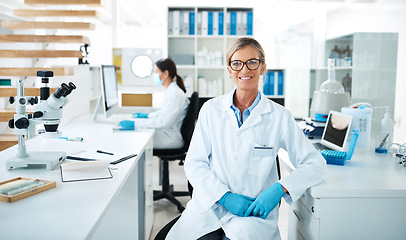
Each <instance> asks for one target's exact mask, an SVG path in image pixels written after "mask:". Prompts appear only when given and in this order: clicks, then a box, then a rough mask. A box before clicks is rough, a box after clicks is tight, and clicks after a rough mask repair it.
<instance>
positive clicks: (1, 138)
mask: <svg viewBox="0 0 406 240" xmlns="http://www.w3.org/2000/svg"><path fill="white" fill-rule="evenodd" d="M17 143H18V136H17V135H11V134H3V135H0V151H3V150H4V149H7V148H9V147H11V146H14V145H16V144H17Z"/></svg>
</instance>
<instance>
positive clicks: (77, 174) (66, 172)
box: [61, 160, 113, 182]
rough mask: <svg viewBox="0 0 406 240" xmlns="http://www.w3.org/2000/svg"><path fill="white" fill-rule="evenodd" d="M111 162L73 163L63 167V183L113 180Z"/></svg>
mask: <svg viewBox="0 0 406 240" xmlns="http://www.w3.org/2000/svg"><path fill="white" fill-rule="evenodd" d="M109 164H110V161H108V160H104V161H86V162H72V163H65V164H62V165H61V177H62V182H73V181H86V180H96V179H108V178H113V175H111V172H110V169H109Z"/></svg>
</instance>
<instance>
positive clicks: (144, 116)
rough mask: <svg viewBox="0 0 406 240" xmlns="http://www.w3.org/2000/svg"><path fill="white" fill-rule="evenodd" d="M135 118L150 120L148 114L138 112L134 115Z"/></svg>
mask: <svg viewBox="0 0 406 240" xmlns="http://www.w3.org/2000/svg"><path fill="white" fill-rule="evenodd" d="M133 118H148V113H142V112H136V113H133Z"/></svg>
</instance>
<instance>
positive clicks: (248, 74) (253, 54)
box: [227, 45, 266, 92]
mask: <svg viewBox="0 0 406 240" xmlns="http://www.w3.org/2000/svg"><path fill="white" fill-rule="evenodd" d="M250 59H260V56H259V54H258V52H257V50H256V49H255V48H254V47H252V46H250V45H247V46H245V47H242V48H240V49H239V50H237V51H236V52H235V53H234V54H233V55H232V56H231V59H230V61H234V60H240V61H242V62H244V63H245V62H247V61H248V60H250ZM227 70H228V72H229V73H230V75H231V77H232V79H233V81H234V84H235V85H236V86H237V90H243V91H255V92H257V91H258V82H259V79H260V76H261V75H262V74H264V73H265V70H266V64H265V63H261V64H260V65H259V67H258V68H257V69H256V70H250V69H248V68H247V66H246V64H244V66H243V68H242V69H241V70H240V71H234V70H233V69H231V67H230V66H227Z"/></svg>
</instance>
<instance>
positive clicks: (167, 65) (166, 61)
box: [155, 58, 186, 93]
mask: <svg viewBox="0 0 406 240" xmlns="http://www.w3.org/2000/svg"><path fill="white" fill-rule="evenodd" d="M155 65H156V66H157V67H158V68H159V70H161V71H162V72H164V71H166V70H168V72H169V76H170V77H171V78H172V79H174V78H175V77H176V84H178V86H179V87H180V89H182V90H183V91H184V92H185V93H186V88H185V83H184V82H183V78H182V77H181V76H179V75H178V73H177V70H176V64H175V62H174V61H173V60H172V59H170V58H163V59H161V60H158V61H157V62H156V63H155Z"/></svg>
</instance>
